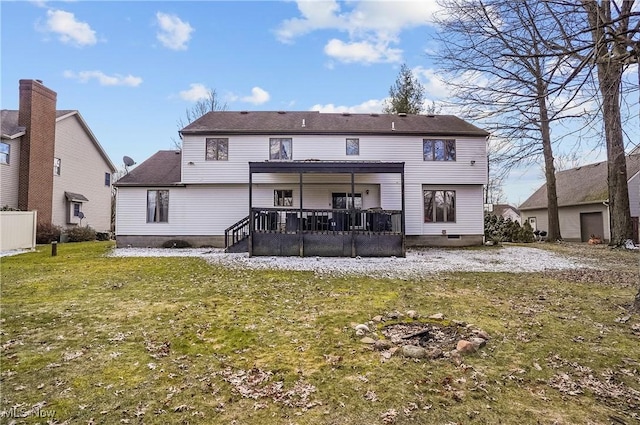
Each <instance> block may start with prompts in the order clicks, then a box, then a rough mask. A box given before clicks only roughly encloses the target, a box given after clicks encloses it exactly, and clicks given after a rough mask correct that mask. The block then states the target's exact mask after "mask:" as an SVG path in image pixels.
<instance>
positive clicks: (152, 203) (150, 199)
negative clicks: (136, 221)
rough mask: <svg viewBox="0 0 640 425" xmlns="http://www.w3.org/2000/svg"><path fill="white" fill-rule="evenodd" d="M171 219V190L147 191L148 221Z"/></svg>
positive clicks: (155, 221) (159, 221) (158, 221)
mask: <svg viewBox="0 0 640 425" xmlns="http://www.w3.org/2000/svg"><path fill="white" fill-rule="evenodd" d="M168 221H169V191H168V190H148V191H147V223H167V222H168Z"/></svg>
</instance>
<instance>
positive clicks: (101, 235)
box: [96, 232, 111, 241]
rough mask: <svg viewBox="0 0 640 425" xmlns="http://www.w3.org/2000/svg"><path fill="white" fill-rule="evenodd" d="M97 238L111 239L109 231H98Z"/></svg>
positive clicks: (102, 239)
mask: <svg viewBox="0 0 640 425" xmlns="http://www.w3.org/2000/svg"><path fill="white" fill-rule="evenodd" d="M96 239H97V240H99V241H108V240H109V239H111V235H110V234H109V232H96Z"/></svg>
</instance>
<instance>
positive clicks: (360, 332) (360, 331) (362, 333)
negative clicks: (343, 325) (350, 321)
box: [356, 329, 366, 336]
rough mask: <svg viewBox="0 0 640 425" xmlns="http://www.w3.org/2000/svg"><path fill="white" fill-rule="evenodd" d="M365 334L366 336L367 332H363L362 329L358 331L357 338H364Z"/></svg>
mask: <svg viewBox="0 0 640 425" xmlns="http://www.w3.org/2000/svg"><path fill="white" fill-rule="evenodd" d="M364 334H366V332H365V331H363V330H362V329H358V330H356V336H363V335H364Z"/></svg>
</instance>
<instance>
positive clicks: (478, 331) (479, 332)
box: [472, 329, 491, 341]
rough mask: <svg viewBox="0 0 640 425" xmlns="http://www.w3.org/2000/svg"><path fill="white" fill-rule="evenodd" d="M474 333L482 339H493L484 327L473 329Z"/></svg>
mask: <svg viewBox="0 0 640 425" xmlns="http://www.w3.org/2000/svg"><path fill="white" fill-rule="evenodd" d="M472 333H473V334H474V335H475V336H477V337H478V338H482V339H485V340H487V341H488V340H490V339H491V337H490V336H489V334H488V333H486V332H485V331H483V330H482V329H476V330H473V331H472Z"/></svg>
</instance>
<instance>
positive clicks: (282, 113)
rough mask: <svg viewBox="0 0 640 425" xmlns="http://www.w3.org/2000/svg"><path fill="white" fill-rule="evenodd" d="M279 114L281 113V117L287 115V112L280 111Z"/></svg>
mask: <svg viewBox="0 0 640 425" xmlns="http://www.w3.org/2000/svg"><path fill="white" fill-rule="evenodd" d="M278 113H279V114H280V115H284V114H286V112H285V111H278Z"/></svg>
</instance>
